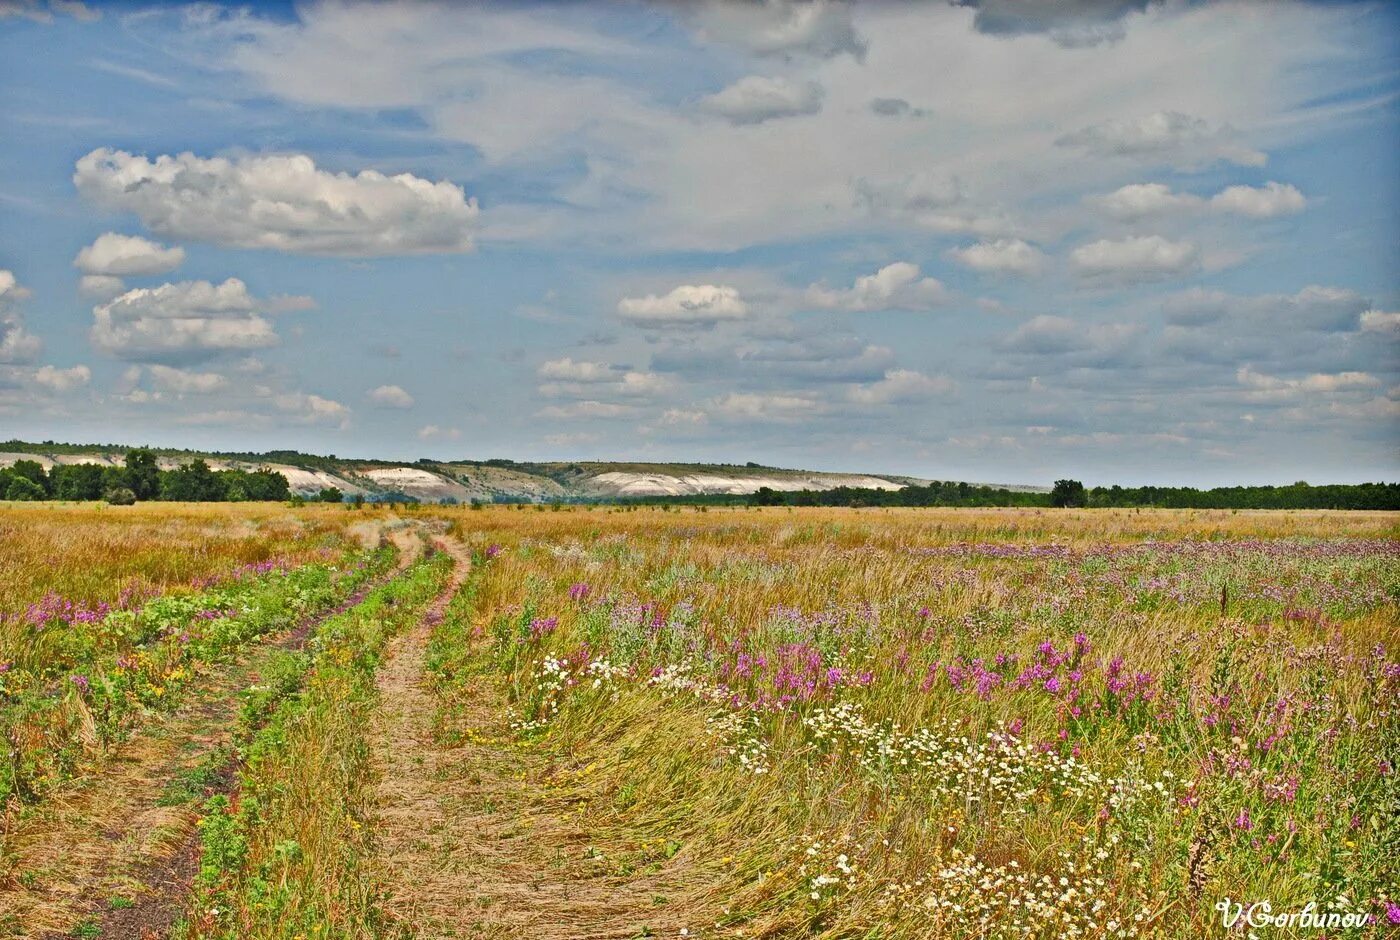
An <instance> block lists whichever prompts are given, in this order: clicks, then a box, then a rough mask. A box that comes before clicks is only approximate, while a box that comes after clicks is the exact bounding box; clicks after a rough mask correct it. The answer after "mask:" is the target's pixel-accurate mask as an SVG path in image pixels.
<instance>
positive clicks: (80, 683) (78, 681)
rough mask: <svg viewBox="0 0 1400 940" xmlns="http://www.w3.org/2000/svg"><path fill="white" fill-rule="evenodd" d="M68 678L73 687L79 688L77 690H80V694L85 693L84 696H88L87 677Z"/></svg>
mask: <svg viewBox="0 0 1400 940" xmlns="http://www.w3.org/2000/svg"><path fill="white" fill-rule="evenodd" d="M68 678H69V681H71V682H72V683H73V685H74V686H76V687H77V689H78V691H79V692H81V693H83V694H84V695H86V694H87V691H88V677H87V676H84V675H75V676H69V677H68Z"/></svg>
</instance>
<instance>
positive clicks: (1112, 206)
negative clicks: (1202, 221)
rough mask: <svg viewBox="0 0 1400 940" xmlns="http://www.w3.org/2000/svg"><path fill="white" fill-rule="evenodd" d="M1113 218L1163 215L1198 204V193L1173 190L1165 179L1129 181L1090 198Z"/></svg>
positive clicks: (1199, 202)
mask: <svg viewBox="0 0 1400 940" xmlns="http://www.w3.org/2000/svg"><path fill="white" fill-rule="evenodd" d="M1090 201H1091V202H1092V203H1094V204H1095V205H1097V206H1099V207H1100V208H1102V209H1103V210H1104V211H1105V212H1107V213H1108V214H1109V215H1111V216H1113V217H1114V218H1116V219H1124V220H1132V219H1142V218H1147V217H1148V216H1154V215H1165V214H1166V213H1169V212H1178V211H1181V210H1183V209H1189V208H1193V207H1196V206H1199V205H1200V204H1201V199H1200V197H1199V196H1193V195H1191V194H1190V193H1174V192H1172V189H1171V187H1170V186H1167V185H1166V184H1164V183H1131V184H1129V185H1127V186H1123V187H1121V188H1119V189H1117V190H1114V191H1113V192H1111V193H1109V194H1108V195H1106V196H1094V197H1092V198H1091V200H1090Z"/></svg>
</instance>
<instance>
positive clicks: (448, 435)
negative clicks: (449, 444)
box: [418, 424, 462, 441]
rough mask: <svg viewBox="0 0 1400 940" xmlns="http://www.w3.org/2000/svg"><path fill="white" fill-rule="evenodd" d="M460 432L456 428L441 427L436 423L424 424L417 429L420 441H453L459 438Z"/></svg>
mask: <svg viewBox="0 0 1400 940" xmlns="http://www.w3.org/2000/svg"><path fill="white" fill-rule="evenodd" d="M461 436H462V432H461V431H459V430H458V429H457V428H441V427H438V426H437V425H436V424H425V425H423V426H422V427H421V428H419V429H418V439H419V440H420V441H439V440H448V441H455V440H458V439H459V438H461Z"/></svg>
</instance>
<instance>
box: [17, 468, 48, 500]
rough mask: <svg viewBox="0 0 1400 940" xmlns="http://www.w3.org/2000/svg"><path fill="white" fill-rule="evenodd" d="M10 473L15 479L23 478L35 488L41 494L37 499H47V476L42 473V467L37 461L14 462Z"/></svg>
mask: <svg viewBox="0 0 1400 940" xmlns="http://www.w3.org/2000/svg"><path fill="white" fill-rule="evenodd" d="M10 472H11V473H13V474H14V475H15V476H17V477H23V478H24V479H26V480H28V481H29V482H31V483H33V484H34V485H35V486H37V487H39V491H40V492H41V493H42V494H43V495H42V496H39V497H38V498H39V499H47V498H48V495H49V486H50V481H49V475H48V474H47V473H45V472H44V465H43V464H41V463H39V461H37V460H16V461H15V462H14V464H13V466H11V467H10Z"/></svg>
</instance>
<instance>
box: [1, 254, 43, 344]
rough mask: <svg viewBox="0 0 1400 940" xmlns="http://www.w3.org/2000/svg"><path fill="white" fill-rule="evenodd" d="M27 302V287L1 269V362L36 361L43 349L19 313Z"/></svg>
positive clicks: (10, 273) (10, 272)
mask: <svg viewBox="0 0 1400 940" xmlns="http://www.w3.org/2000/svg"><path fill="white" fill-rule="evenodd" d="M28 299H29V290H28V288H25V287H21V286H20V283H19V282H18V281H17V280H15V275H14V273H13V272H12V271H7V270H5V269H4V268H0V363H3V364H6V365H17V364H20V363H25V362H33V361H34V358H35V357H36V356H38V355H39V351H40V350H41V349H43V346H44V344H43V343H42V342H40V341H39V337H37V336H35V335H34V334H33V333H30V332H29V331H28V330H27V329H26V328H25V325H24V316H23V314H21V313H20V311H19V305H20V303H21V302H23V301H25V300H28Z"/></svg>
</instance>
